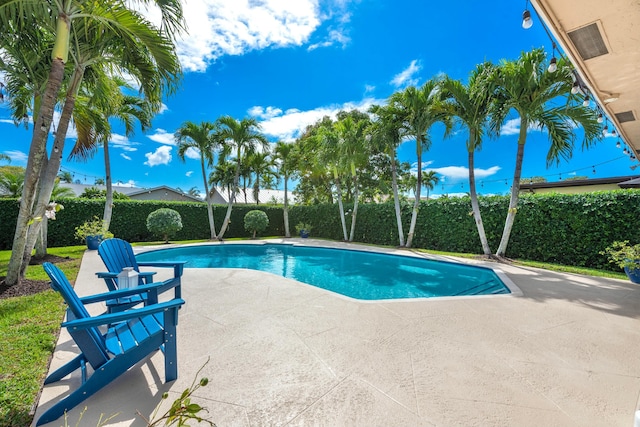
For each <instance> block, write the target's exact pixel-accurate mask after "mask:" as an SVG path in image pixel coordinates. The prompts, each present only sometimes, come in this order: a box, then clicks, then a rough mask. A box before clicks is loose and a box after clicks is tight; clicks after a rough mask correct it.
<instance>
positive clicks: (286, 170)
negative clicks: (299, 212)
mask: <svg viewBox="0 0 640 427" xmlns="http://www.w3.org/2000/svg"><path fill="white" fill-rule="evenodd" d="M292 151H293V144H287V143H286V142H283V141H278V142H276V146H275V149H274V154H275V160H276V163H277V165H278V169H279V171H280V174H282V177H283V179H284V207H283V217H284V237H291V230H290V229H289V190H288V184H289V178H290V177H291V174H292V173H293V171H294V170H295V169H294V167H293V164H292V163H293V162H292V161H291V160H292V157H293V156H292V154H291V153H292Z"/></svg>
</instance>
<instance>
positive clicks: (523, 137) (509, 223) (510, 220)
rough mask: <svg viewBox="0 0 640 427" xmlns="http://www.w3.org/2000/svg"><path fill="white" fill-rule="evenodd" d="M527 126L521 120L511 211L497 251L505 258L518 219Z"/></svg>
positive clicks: (526, 123)
mask: <svg viewBox="0 0 640 427" xmlns="http://www.w3.org/2000/svg"><path fill="white" fill-rule="evenodd" d="M527 126H528V122H527V121H526V120H524V119H522V118H521V119H520V135H519V136H518V152H517V154H516V168H515V171H514V173H513V184H512V185H511V199H510V200H509V211H508V213H507V219H506V220H505V222H504V230H503V231H502V239H501V240H500V245H499V246H498V250H497V251H496V255H497V256H500V257H502V256H504V254H505V253H506V251H507V245H508V244H509V237H510V236H511V229H512V228H513V221H514V220H515V218H516V212H517V210H518V209H517V206H518V199H519V197H520V175H521V174H522V160H523V158H524V143H525V142H526V140H527Z"/></svg>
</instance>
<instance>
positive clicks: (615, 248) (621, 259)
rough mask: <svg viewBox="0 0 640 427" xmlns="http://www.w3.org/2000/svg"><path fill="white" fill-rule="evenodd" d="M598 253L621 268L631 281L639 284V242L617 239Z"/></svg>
mask: <svg viewBox="0 0 640 427" xmlns="http://www.w3.org/2000/svg"><path fill="white" fill-rule="evenodd" d="M600 253H601V254H602V255H607V256H608V257H609V262H611V263H613V264H616V265H617V266H618V267H620V268H622V269H623V270H624V272H625V273H627V277H628V278H629V280H631V282H633V283H636V284H640V243H638V244H636V245H631V244H630V243H629V241H628V240H625V241H617V242H613V243H612V244H611V246H609V247H608V248H606V249H605V250H604V251H603V252H600Z"/></svg>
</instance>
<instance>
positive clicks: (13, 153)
mask: <svg viewBox="0 0 640 427" xmlns="http://www.w3.org/2000/svg"><path fill="white" fill-rule="evenodd" d="M4 154H6V155H7V156H9V157H10V158H11V164H15V163H26V162H27V159H28V158H29V156H28V155H27V153H23V152H22V151H18V150H8V151H5V152H4Z"/></svg>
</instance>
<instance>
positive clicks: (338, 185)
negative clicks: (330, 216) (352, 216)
mask: <svg viewBox="0 0 640 427" xmlns="http://www.w3.org/2000/svg"><path fill="white" fill-rule="evenodd" d="M336 190H337V192H338V208H339V209H340V222H341V223H342V235H343V236H344V241H345V242H346V241H347V224H346V222H345V220H344V206H343V205H342V188H341V187H340V179H339V178H338V179H336Z"/></svg>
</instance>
